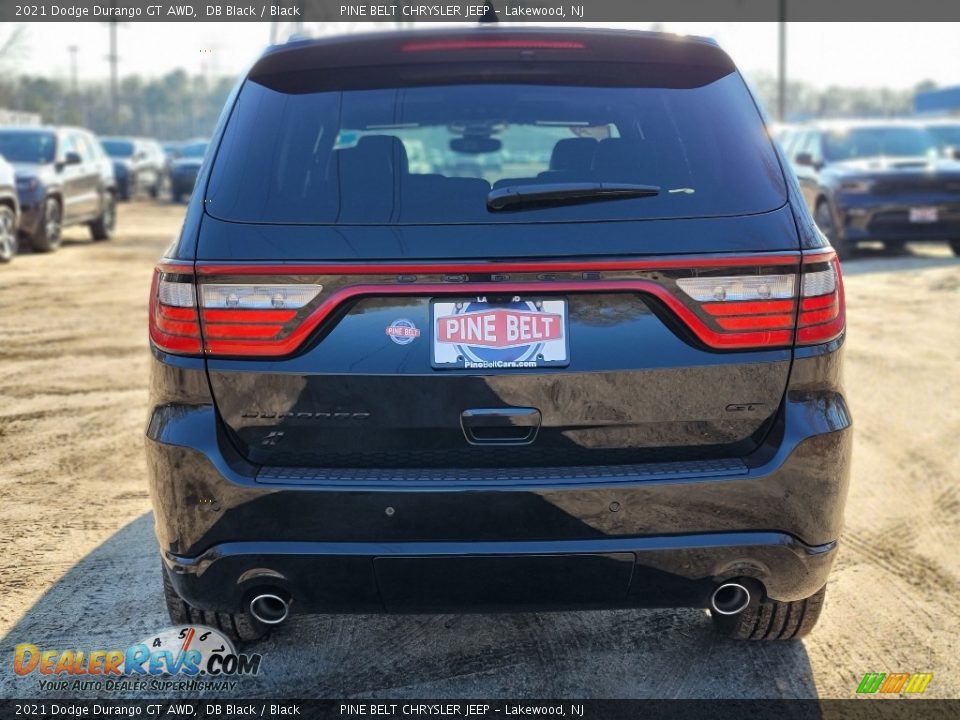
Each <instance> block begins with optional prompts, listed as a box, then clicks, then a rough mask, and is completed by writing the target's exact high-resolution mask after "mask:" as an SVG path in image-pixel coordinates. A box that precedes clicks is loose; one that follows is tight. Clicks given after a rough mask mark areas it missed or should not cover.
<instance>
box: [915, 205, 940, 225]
mask: <svg viewBox="0 0 960 720" xmlns="http://www.w3.org/2000/svg"><path fill="white" fill-rule="evenodd" d="M937 219H938V216H937V209H936V208H935V207H915V208H910V222H912V223H935V222H936V221H937Z"/></svg>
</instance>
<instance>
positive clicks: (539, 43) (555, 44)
mask: <svg viewBox="0 0 960 720" xmlns="http://www.w3.org/2000/svg"><path fill="white" fill-rule="evenodd" d="M483 49H517V50H583V49H584V45H583V43H581V42H576V41H571V40H523V39H519V38H518V39H513V40H429V41H424V42H408V43H406V44H404V45H402V46H401V47H400V50H401V51H402V52H436V51H440V50H483Z"/></svg>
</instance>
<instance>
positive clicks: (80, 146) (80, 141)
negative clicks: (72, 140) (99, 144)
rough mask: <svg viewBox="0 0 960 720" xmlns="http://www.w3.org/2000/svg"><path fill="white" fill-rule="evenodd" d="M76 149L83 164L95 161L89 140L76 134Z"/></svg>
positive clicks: (94, 154)
mask: <svg viewBox="0 0 960 720" xmlns="http://www.w3.org/2000/svg"><path fill="white" fill-rule="evenodd" d="M75 137H76V149H77V152H79V153H80V157H81V158H83V161H84V162H92V161H93V160H94V159H96V157H97V156H96V153H95V152H94V149H93V145H91V144H90V140H89V138H87V136H86V135H83V134H80V133H78V134H77V135H76V136H75Z"/></svg>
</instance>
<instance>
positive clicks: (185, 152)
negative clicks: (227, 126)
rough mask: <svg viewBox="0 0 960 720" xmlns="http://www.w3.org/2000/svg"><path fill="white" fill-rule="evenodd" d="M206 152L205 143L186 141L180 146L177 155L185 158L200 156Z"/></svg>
mask: <svg viewBox="0 0 960 720" xmlns="http://www.w3.org/2000/svg"><path fill="white" fill-rule="evenodd" d="M206 154H207V143H205V142H201V143H188V144H187V145H183V146H182V147H181V148H180V151H179V156H180V157H185V158H202V157H203V156H204V155H206Z"/></svg>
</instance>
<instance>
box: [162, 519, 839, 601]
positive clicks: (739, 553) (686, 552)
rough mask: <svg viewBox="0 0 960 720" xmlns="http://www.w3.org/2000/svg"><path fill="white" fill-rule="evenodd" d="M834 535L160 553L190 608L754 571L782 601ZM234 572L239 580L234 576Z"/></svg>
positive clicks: (642, 585) (831, 549) (628, 584)
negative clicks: (818, 538)
mask: <svg viewBox="0 0 960 720" xmlns="http://www.w3.org/2000/svg"><path fill="white" fill-rule="evenodd" d="M835 553H836V543H828V544H826V545H820V546H813V547H812V546H809V545H805V544H804V543H802V542H800V541H798V540H797V539H796V538H793V537H790V536H789V535H784V534H782V533H729V534H712V535H678V536H666V537H644V538H616V539H597V540H572V541H565V540H546V541H527V542H516V541H505V542H486V543H484V542H471V543H458V542H413V543H324V542H240V543H224V544H222V545H217V546H216V547H213V548H210V549H209V550H208V551H206V552H205V553H203V554H201V555H200V556H198V557H196V558H185V557H178V556H172V555H166V556H165V558H164V559H165V562H166V564H167V567H168V569H169V570H170V575H171V579H172V581H173V583H174V586H175V587H176V589H177V592H178V593H179V595H180V596H181V597H183V598H184V599H185V600H187V601H188V602H190V603H191V604H193V605H196V606H200V607H209V608H217V609H232V610H236V609H240V608H245V607H246V606H247V604H248V603H249V601H250V599H251V597H252V596H253V595H254V594H255V593H256V592H257V591H260V590H273V591H276V590H278V589H279V590H281V591H282V592H283V593H285V594H286V595H287V596H288V597H290V598H292V599H293V602H294V603H296V607H297V609H306V610H308V611H313V612H384V611H387V612H445V611H450V610H458V611H464V610H467V611H510V610H524V609H533V608H535V609H537V610H565V609H587V608H617V607H624V608H626V607H707V606H708V604H709V599H710V595H711V593H712V592H713V591H714V590H715V589H716V587H717V585H718V584H719V582H720V581H722V580H725V579H731V578H741V577H750V578H753V579H755V580H758V581H759V582H760V583H762V584H763V586H764V588H765V589H766V592H767V594H768V595H769V596H771V597H775V598H778V599H799V598H803V597H808V596H809V595H812V594H813V593H814V592H816V591H817V590H818V589H819V588H821V587H822V586H823V585H824V584H825V583H826V581H827V575H828V573H829V571H830V566H831V564H832V563H833V559H834V556H835ZM238 579H239V582H238Z"/></svg>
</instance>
